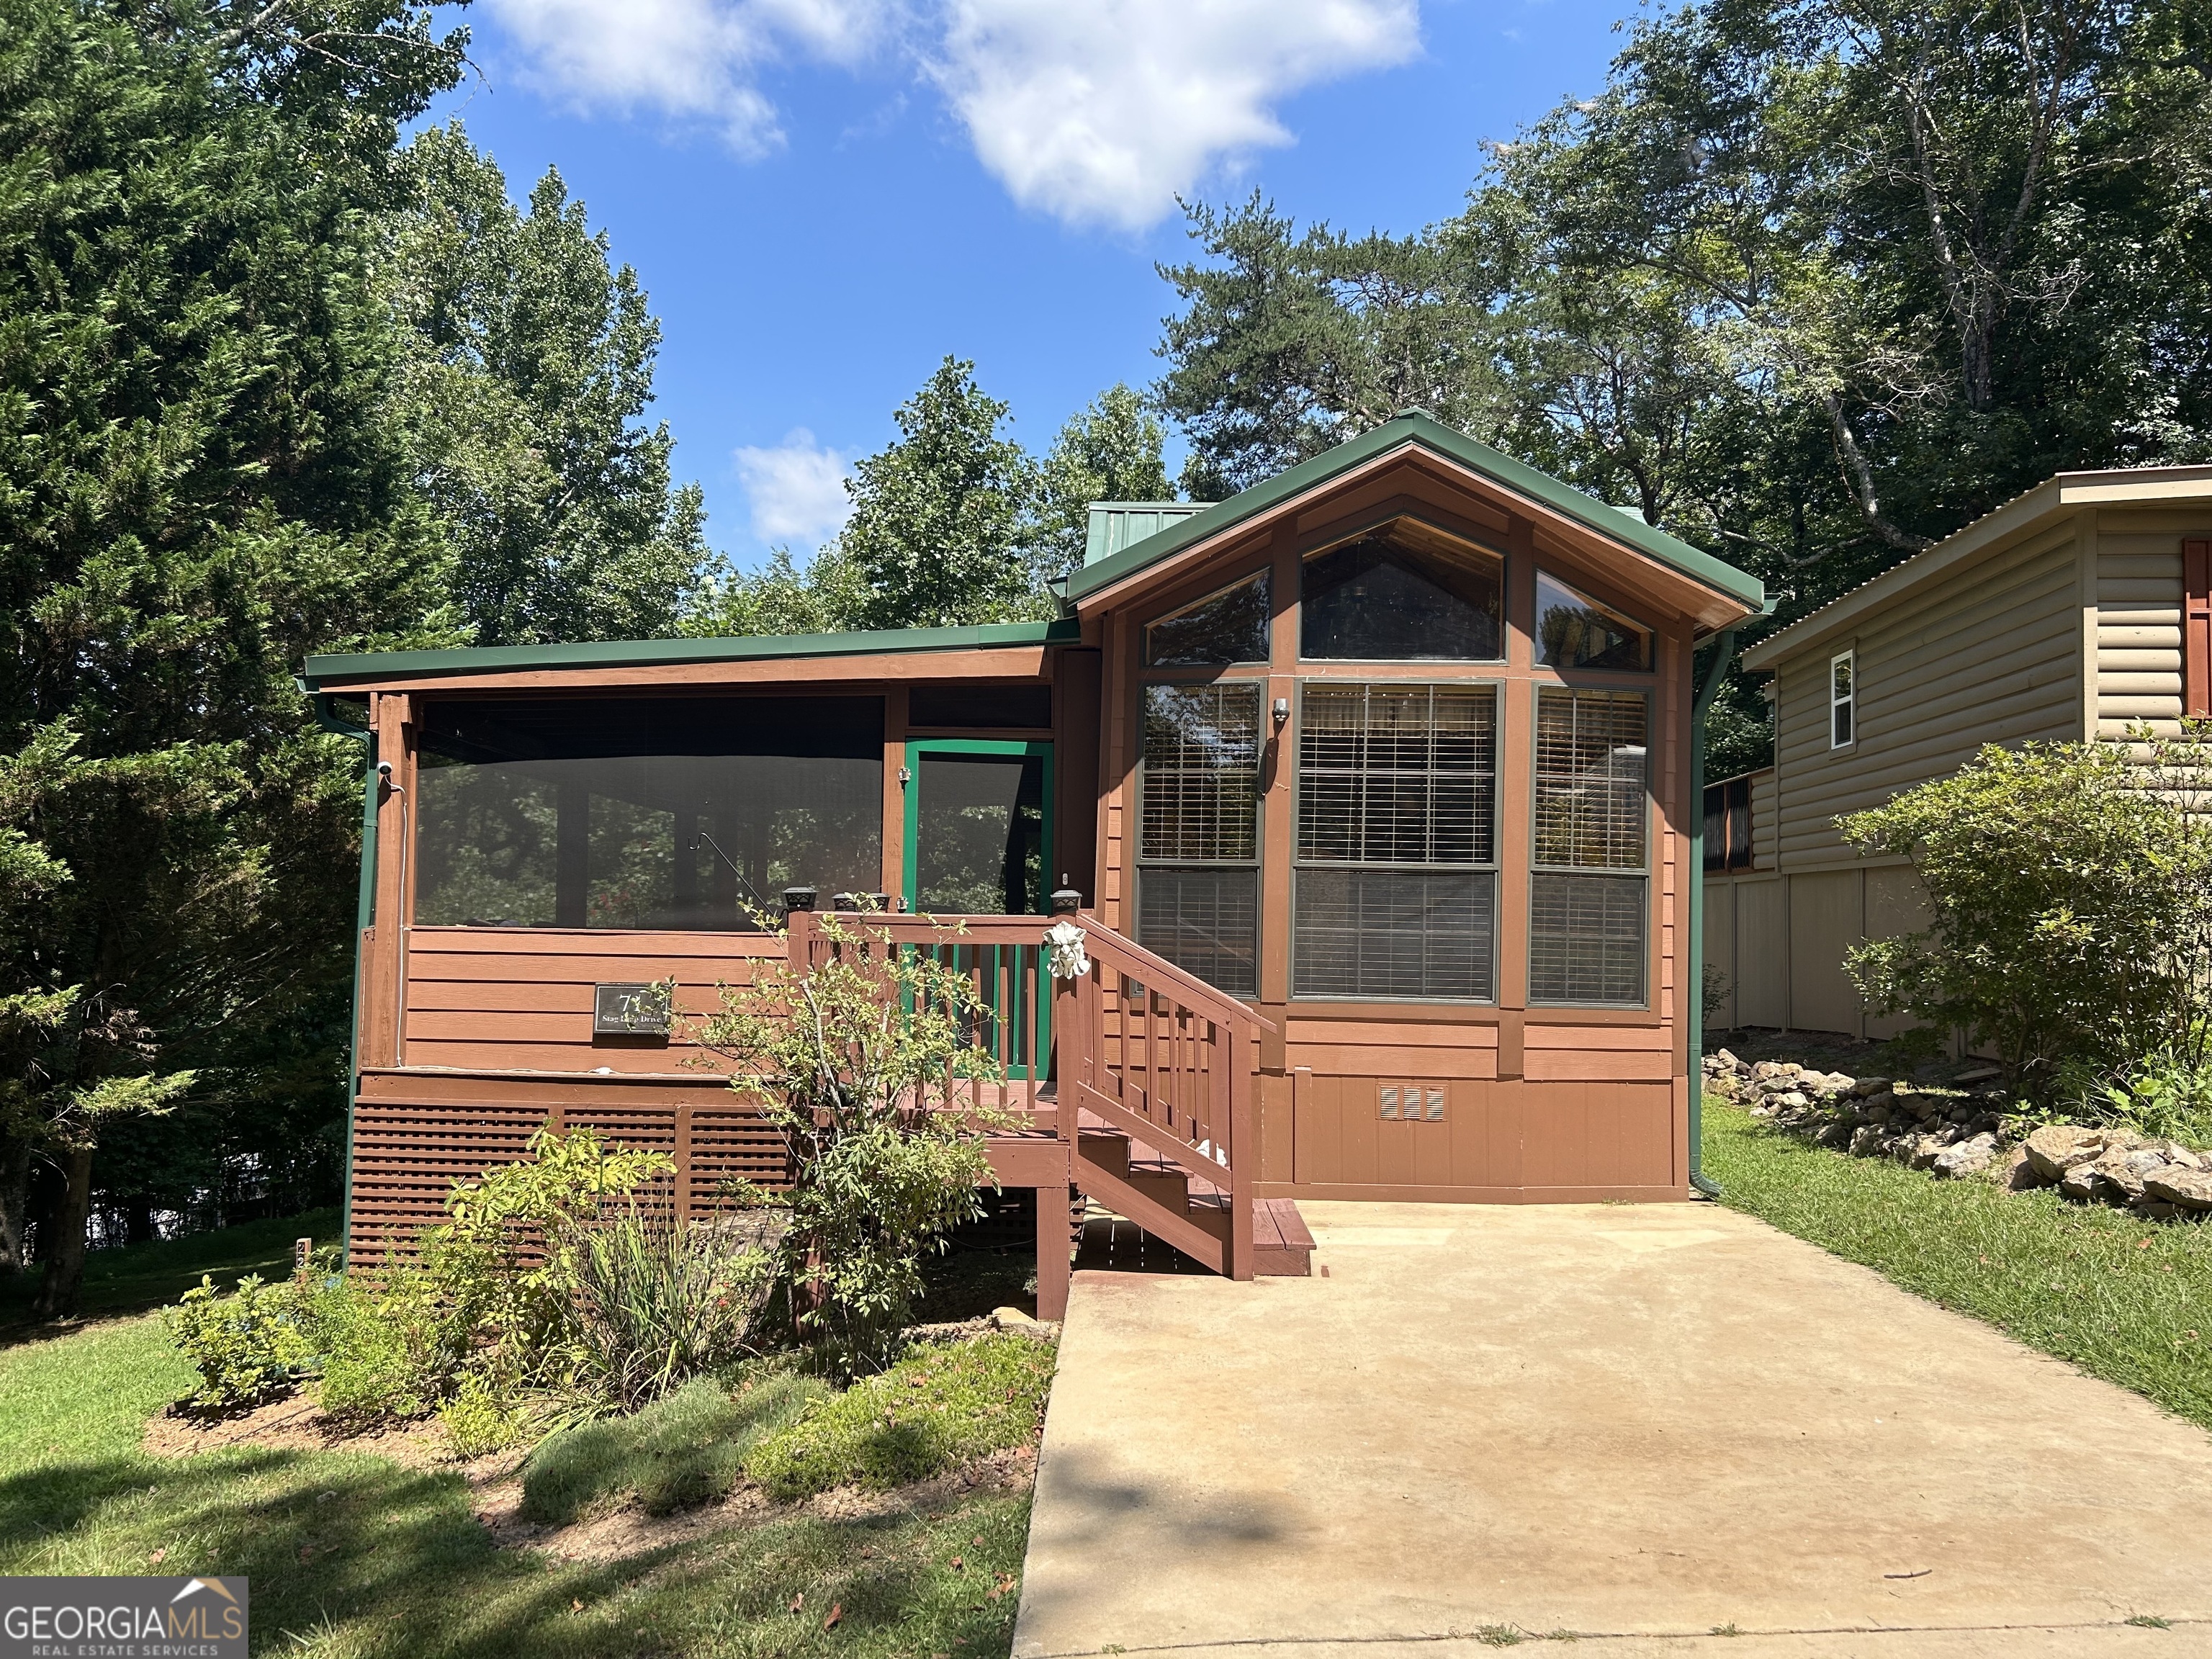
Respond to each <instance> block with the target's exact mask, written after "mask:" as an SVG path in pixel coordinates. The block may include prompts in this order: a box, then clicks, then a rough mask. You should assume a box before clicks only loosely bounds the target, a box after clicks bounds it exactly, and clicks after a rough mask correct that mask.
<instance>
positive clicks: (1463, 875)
mask: <svg viewBox="0 0 2212 1659" xmlns="http://www.w3.org/2000/svg"><path fill="white" fill-rule="evenodd" d="M1297 812H1298V817H1297V864H1296V869H1295V872H1294V873H1293V876H1292V885H1291V992H1292V994H1294V995H1297V996H1302V997H1333V998H1356V999H1405V998H1449V999H1454V1000H1488V999H1489V998H1490V997H1492V995H1494V994H1495V984H1494V978H1495V975H1494V968H1493V961H1494V957H1495V950H1494V945H1495V941H1496V939H1497V924H1498V832H1497V817H1498V692H1497V689H1496V688H1495V687H1494V686H1487V685H1482V686H1463V685H1405V684H1385V685H1322V684H1315V683H1309V684H1307V686H1306V688H1305V695H1304V706H1303V708H1301V710H1300V718H1299V726H1298V775H1297Z"/></svg>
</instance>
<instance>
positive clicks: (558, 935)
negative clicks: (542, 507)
mask: <svg viewBox="0 0 2212 1659" xmlns="http://www.w3.org/2000/svg"><path fill="white" fill-rule="evenodd" d="M1763 597H1764V596H1763V594H1762V592H1761V589H1760V586H1759V582H1758V581H1757V580H1755V579H1753V578H1752V577H1750V576H1748V575H1746V574H1744V573H1742V572H1741V571H1739V570H1737V569H1735V568H1733V567H1732V566H1729V565H1728V564H1725V563H1723V562H1720V561H1717V560H1716V559H1713V558H1711V557H1710V556H1706V555H1705V554H1703V553H1701V552H1699V551H1698V550H1696V549H1694V548H1692V547H1689V546H1687V545H1686V544H1683V543H1681V542H1679V541H1676V540H1674V538H1671V537H1668V536H1667V535H1664V534H1662V533H1661V532H1658V531H1656V530H1655V529H1653V528H1651V527H1650V526H1647V525H1645V524H1644V522H1643V521H1642V520H1638V519H1637V518H1634V517H1632V516H1631V515H1629V514H1626V513H1620V512H1619V511H1616V510H1615V509H1613V508H1611V507H1606V506H1604V505H1602V504H1601V503H1599V502H1596V501H1592V500H1591V499H1589V497H1587V496H1584V495H1580V494H1578V493H1577V492H1576V491H1574V490H1572V489H1568V488H1566V487H1565V485H1563V484H1560V483H1558V482H1557V481H1556V480H1554V479H1552V478H1549V477H1545V476H1544V475H1542V474H1541V473H1539V472H1536V471H1533V470H1531V469H1529V468H1528V467H1525V466H1522V465H1519V464H1517V463H1516V462H1514V461H1511V460H1510V459H1507V458H1506V457H1504V456H1503V455H1500V454H1498V453H1496V452H1495V451H1492V450H1490V449H1488V448H1486V447H1483V446H1482V445H1480V444H1477V443H1475V442H1474V441H1472V440H1470V439H1468V438H1467V437H1466V436H1464V435H1462V434H1460V433H1458V432H1455V431H1453V430H1451V429H1449V428H1446V427H1443V426H1442V425H1440V424H1438V423H1437V422H1435V421H1433V420H1431V419H1430V418H1428V417H1427V416H1424V415H1420V414H1418V413H1413V414H1407V415H1403V416H1399V417H1397V418H1396V419H1394V420H1392V421H1390V422H1388V423H1387V424H1385V425H1383V426H1382V427H1379V428H1376V429H1375V430H1373V431H1371V432H1369V433H1367V434H1365V435H1363V436H1362V437H1360V438H1358V439H1356V440H1354V441H1352V442H1350V443H1347V444H1345V445H1343V446H1341V447H1339V448H1337V449H1334V450H1332V451H1330V452H1328V453H1326V454H1323V455H1322V456H1319V457H1317V458H1316V459H1313V460H1310V461H1308V462H1306V463H1304V465H1299V466H1297V467H1294V468H1292V469H1291V470H1290V471H1287V472H1285V473H1284V474H1282V475H1281V476H1279V477H1275V478H1273V479H1271V480H1269V481H1267V483H1262V484H1260V485H1257V486H1255V487H1254V488H1253V489H1248V490H1246V491H1244V492H1243V494H1241V495H1237V496H1236V497H1235V498H1233V499H1231V500H1230V501H1222V502H1219V503H1216V504H1213V505H1211V506H1206V507H1194V506H1193V505H1192V504H1190V503H1187V502H1186V503H1135V504H1132V503H1106V504H1102V505H1101V506H1100V507H1097V508H1095V509H1094V512H1093V522H1092V526H1091V545H1090V552H1089V556H1088V558H1087V561H1086V562H1085V566H1084V568H1082V569H1081V570H1079V571H1078V572H1077V573H1075V574H1073V577H1072V578H1070V579H1069V580H1068V582H1067V584H1066V596H1065V605H1064V609H1065V615H1064V616H1063V617H1061V618H1060V619H1059V620H1056V621H1052V622H1045V623H1019V624H1009V625H1004V626H993V627H978V628H961V629H910V630H902V631H897V632H887V633H879V634H853V635H834V636H825V637H810V638H746V639H708V640H659V641H642V642H636V643H616V644H592V645H575V646H555V647H491V648H483V649H476V650H457V651H437V652H399V653H386V654H376V655H362V656H340V657H319V658H316V659H312V660H311V661H310V662H309V663H308V664H307V671H306V674H305V677H304V681H303V683H304V684H305V685H306V686H307V689H308V690H310V691H311V692H313V694H314V695H315V696H316V698H317V703H318V708H319V712H320V713H321V715H322V717H323V718H324V720H325V722H326V723H328V724H331V725H332V726H337V727H340V728H345V729H356V730H357V731H358V732H360V733H361V734H362V735H363V736H365V737H366V738H368V742H369V744H370V745H371V748H372V755H371V760H372V769H371V774H370V786H369V799H368V821H367V825H366V829H367V835H366V840H367V842H368V851H367V854H366V856H365V859H364V872H363V878H362V951H361V968H360V977H359V995H358V1030H357V1033H356V1103H355V1106H354V1115H353V1129H352V1135H351V1152H350V1154H349V1156H350V1164H351V1169H350V1176H349V1243H350V1248H351V1251H352V1254H353V1257H354V1259H355V1260H356V1261H375V1260H378V1259H380V1258H381V1257H382V1255H384V1254H385V1253H386V1251H387V1250H389V1249H394V1248H402V1247H404V1244H405V1243H406V1240H407V1237H408V1236H409V1234H410V1232H411V1231H412V1230H413V1229H415V1228H416V1227H419V1226H420V1225H422V1224H423V1223H425V1222H427V1221H428V1220H430V1219H432V1218H435V1216H436V1215H437V1213H438V1211H439V1205H440V1202H441V1200H442V1198H443V1196H444V1194H445V1193H446V1191H447V1189H448V1188H449V1186H450V1183H451V1182H452V1181H453V1179H454V1178H455V1177H458V1176H467V1175H472V1174H474V1173H475V1172H476V1171H477V1170H479V1169H481V1168H482V1167H483V1166H484V1165H485V1164H489V1163H494V1162H497V1161H500V1160H502V1159H506V1158H513V1157H514V1156H516V1155H518V1153H519V1152H520V1149H521V1146H522V1144H523V1142H524V1140H525V1139H526V1138H527V1136H528V1134H529V1133H531V1131H532V1130H533V1129H534V1128H536V1127H538V1125H539V1124H540V1123H542V1122H544V1121H547V1120H548V1119H549V1118H550V1119H553V1120H556V1121H559V1122H562V1123H564V1124H569V1125H576V1124H585V1123H588V1124H592V1125H593V1126H595V1127H599V1128H600V1129H601V1130H602V1131H604V1132H605V1133H609V1134H611V1135H613V1136H616V1137H617V1138H621V1139H628V1140H633V1141H636V1142H640V1143H641V1144H650V1145H657V1146H663V1147H665V1148H666V1149H668V1150H669V1151H671V1152H672V1153H673V1154H674V1155H675V1157H676V1159H677V1162H678V1166H679V1169H678V1176H677V1180H676V1186H677V1192H678V1201H679V1202H680V1203H682V1204H683V1205H684V1206H686V1207H689V1208H694V1209H698V1208H706V1207H711V1206H712V1205H713V1203H714V1197H715V1193H716V1190H717V1188H718V1187H719V1185H720V1182H722V1181H723V1180H725V1179H726V1177H728V1176H732V1175H738V1174H744V1175H748V1176H753V1177H755V1178H758V1179H767V1180H771V1181H772V1180H774V1179H775V1178H776V1176H778V1174H779V1172H780V1169H781V1153H780V1151H779V1148H778V1146H777V1144H776V1142H775V1137H774V1136H773V1135H772V1134H771V1133H768V1132H767V1131H766V1130H765V1128H764V1127H763V1125H762V1124H761V1123H760V1122H759V1121H758V1120H757V1117H756V1116H755V1115H753V1114H752V1113H751V1112H750V1110H749V1109H747V1108H746V1107H745V1105H744V1102H743V1100H742V1099H741V1098H740V1097H738V1096H737V1095H736V1094H734V1093H733V1092H732V1091H731V1090H729V1089H728V1088H727V1087H726V1086H725V1085H721V1084H720V1083H718V1082H717V1081H716V1080H715V1079H714V1077H713V1076H712V1075H710V1074H707V1073H702V1072H701V1071H699V1070H698V1069H696V1067H692V1066H686V1065H685V1064H684V1062H685V1061H686V1060H690V1059H696V1057H697V1056H696V1049H690V1048H687V1044H686V1042H685V1038H684V1021H683V1018H682V1015H683V1013H684V1012H687V1011H688V1012H700V1011H702V1010H704V1009H705V1008H706V1007H708V1006H710V1005H711V1002H712V999H713V995H714V991H713V987H714V985H715V983H716V982H717V981H729V980H734V979H736V978H737V977H738V976H739V975H743V974H744V972H746V971H747V964H748V963H749V962H751V961H754V960H757V958H758V957H760V956H761V955H763V953H769V952H775V953H781V952H783V951H791V952H793V954H794V955H801V954H803V953H805V952H809V951H817V950H819V949H821V948H822V943H823V942H822V940H821V937H820V929H819V927H818V926H817V924H816V923H815V921H814V920H813V919H812V917H811V915H809V913H808V911H807V909H806V908H805V907H806V905H807V904H808V902H809V897H808V893H809V891H810V890H811V895H812V900H811V902H813V903H815V904H817V905H818V906H819V907H820V908H825V909H826V908H830V907H832V906H833V905H835V904H836V903H838V902H840V901H839V897H838V896H840V895H870V896H878V895H879V896H881V900H882V902H884V903H885V904H886V905H887V907H888V908H890V910H891V911H892V912H894V913H895V914H894V915H893V917H892V920H891V921H890V922H889V923H887V924H885V925H888V926H890V927H894V928H895V929H896V931H897V933H898V934H899V936H900V937H901V939H904V940H907V941H908V942H912V943H915V944H919V945H925V946H927V945H929V943H930V941H931V940H932V939H935V938H938V937H939V935H937V933H935V931H934V930H933V928H932V927H931V924H930V923H929V922H927V921H926V920H924V917H925V916H927V915H961V916H963V917H966V918H968V919H969V920H968V922H967V924H966V925H967V927H968V929H969V931H968V933H966V934H965V935H964V936H963V938H962V939H960V940H959V941H958V943H957V945H952V946H951V947H949V948H951V949H953V950H955V951H957V952H959V953H961V955H960V960H961V961H962V963H963V964H965V965H967V966H969V967H971V968H972V969H973V970H974V971H975V975H976V976H977V979H978V982H979V983H980V984H981V985H983V986H984V987H985V989H986V991H987V994H988V995H990V997H991V998H992V999H993V1004H994V1008H996V1009H997V1010H999V1011H1000V1018H999V1019H998V1020H997V1021H996V1022H995V1026H994V1031H995V1035H994V1042H996V1043H997V1044H998V1046H999V1048H1000V1055H1001V1058H1002V1059H1003V1060H1006V1063H1007V1067H1008V1073H1009V1076H1010V1079H1012V1081H1011V1083H1010V1085H1009V1086H1008V1091H1007V1094H1008V1097H1009V1100H1010V1102H1011V1103H1012V1106H1013V1107H1014V1108H1015V1109H1018V1111H1019V1112H1020V1113H1022V1114H1023V1117H1022V1120H1021V1121H1022V1123H1023V1126H1024V1127H1021V1128H1020V1129H1019V1130H1018V1131H1016V1132H1010V1133H1002V1134H1000V1135H997V1136H995V1137H994V1141H993V1147H994V1159H995V1161H996V1163H997V1165H998V1168H999V1170H1000V1179H1001V1180H1002V1182H1005V1183H1006V1184H1007V1185H1008V1186H1012V1187H1028V1188H1034V1189H1035V1190H1036V1193H1037V1195H1038V1206H1037V1213H1038V1239H1039V1287H1040V1288H1039V1297H1040V1304H1041V1307H1042V1310H1043V1311H1044V1312H1045V1313H1046V1315H1047V1316H1052V1315H1053V1314H1054V1313H1056V1312H1057V1310H1058V1307H1059V1305H1060V1303H1061V1302H1063V1301H1064V1298H1065V1294H1066V1274H1067V1250H1066V1241H1067V1237H1068V1231H1067V1217H1068V1213H1069V1210H1068V1203H1067V1200H1068V1199H1069V1198H1070V1196H1071V1195H1073V1196H1075V1197H1077V1198H1089V1199H1094V1200H1097V1201H1098V1202H1099V1203H1101V1204H1103V1206H1106V1207H1108V1208H1109V1209H1111V1210H1112V1211H1114V1212H1115V1213H1117V1214H1119V1215H1121V1216H1122V1217H1125V1218H1128V1219H1131V1220H1133V1221H1135V1222H1136V1223H1138V1224H1139V1225H1140V1226H1142V1227H1143V1228H1144V1229H1145V1230H1146V1231H1148V1232H1151V1233H1153V1234H1154V1235H1156V1236H1157V1237H1160V1238H1162V1239H1164V1241H1165V1242H1167V1243H1170V1244H1172V1245H1173V1246H1175V1247H1176V1249H1180V1250H1182V1251H1184V1252H1185V1253H1186V1254H1188V1255H1192V1256H1193V1257H1194V1258H1195V1259H1196V1260H1198V1261H1200V1262H1202V1263H1204V1264H1205V1265H1206V1266H1208V1267H1212V1268H1215V1269H1217V1270H1218V1271H1221V1272H1224V1273H1229V1274H1231V1276H1233V1277H1237V1278H1245V1277H1249V1276H1250V1275H1251V1274H1252V1273H1254V1272H1255V1271H1259V1272H1266V1271H1271V1270H1273V1271H1298V1270H1302V1267H1303V1264H1304V1253H1305V1251H1306V1250H1307V1249H1310V1240H1308V1239H1306V1237H1304V1232H1303V1229H1302V1228H1301V1226H1300V1225H1299V1223H1298V1220H1297V1212H1296V1209H1295V1201H1296V1200H1299V1199H1323V1198H1367V1199H1395V1200H1449V1201H1473V1202H1509V1203H1525V1202H1586V1201H1590V1200H1612V1199H1628V1200H1662V1199H1679V1198H1682V1197H1684V1196H1686V1194H1687V1193H1688V1191H1689V1188H1690V1183H1691V1178H1692V1171H1693V1167H1694V1166H1693V1163H1692V1134H1691V1124H1692V1112H1693V1103H1692V1095H1691V1091H1690V1079H1691V1077H1692V1074H1693V1071H1694V1066H1693V1064H1692V1054H1693V1045H1694V1030H1693V1028H1694V1024H1695V1018H1696V1015H1695V1008H1696V990H1695V980H1694V975H1692V973H1691V971H1690V970H1689V969H1688V967H1687V964H1688V963H1692V962H1694V961H1695V960H1697V955H1696V951H1695V947H1694V945H1693V943H1692V930H1693V927H1694V921H1693V915H1692V909H1693V903H1694V899H1695V896H1696V895H1697V892H1698V886H1699V884H1698V883H1697V881H1696V879H1695V877H1696V872H1697V871H1698V869H1699V853H1698V844H1697V837H1698V835H1699V829H1700V827H1701V819H1700V817H1699V813H1698V812H1697V811H1694V810H1693V808H1694V807H1695V805H1696V804H1697V803H1698V801H1699V793H1698V781H1697V778H1696V776H1695V772H1694V757H1693V754H1692V747H1693V745H1692V726H1693V721H1692V708H1693V702H1694V700H1695V697H1696V695H1697V691H1698V686H1697V685H1696V684H1694V683H1693V671H1692V660H1693V653H1694V652H1695V651H1696V649H1697V647H1698V646H1699V644H1700V643H1701V642H1703V641H1707V640H1709V639H1711V638H1713V637H1714V636H1717V635H1727V634H1728V632H1729V630H1731V629H1733V628H1734V627H1735V625H1736V624H1738V623H1741V622H1742V621H1744V620H1745V619H1746V618H1747V617H1752V616H1753V615H1756V614H1759V611H1760V610H1761V608H1762V605H1763ZM1726 648H1727V647H1726V643H1725V640H1724V639H1723V642H1722V644H1721V647H1720V649H1719V650H1718V651H1708V652H1707V653H1705V656H1706V659H1708V661H1709V663H1710V662H1712V661H1713V660H1715V659H1718V658H1722V657H1724V656H1725V653H1726ZM1716 674H1717V668H1712V669H1709V671H1708V674H1707V681H1708V684H1710V683H1711V680H1712V679H1713V678H1714V677H1715V675H1716ZM1060 890H1065V896H1063V897H1062V898H1061V899H1060V904H1061V906H1062V907H1063V908H1072V909H1074V910H1076V911H1077V912H1078V914H1077V915H1076V920H1077V921H1078V922H1079V925H1080V926H1082V927H1085V930H1086V932H1087V933H1088V934H1089V948H1090V951H1091V957H1092V959H1093V961H1094V962H1095V963H1096V964H1097V965H1096V969H1095V971H1094V972H1092V973H1091V974H1090V975H1085V976H1084V977H1083V978H1082V979H1080V980H1075V981H1052V980H1051V979H1050V978H1049V977H1048V975H1047V974H1046V971H1045V969H1044V967H1043V963H1042V950H1041V942H1042V934H1043V932H1044V930H1045V928H1046V927H1048V926H1049V925H1050V918H1049V915H1048V912H1049V911H1050V910H1051V909H1052V908H1053V907H1054V893H1055V892H1056V891H1060ZM787 894H788V895H790V896H791V897H792V899H793V902H794V903H795V905H796V907H797V908H796V909H795V913H794V915H793V926H792V927H791V928H790V937H789V938H788V939H780V938H779V937H778V936H777V935H776V934H775V933H767V932H763V931H761V929H760V928H759V927H758V926H757V923H756V922H755V921H752V920H751V916H752V915H753V913H754V912H755V911H756V910H757V909H758V908H761V907H775V908H777V909H781V908H782V906H783V903H784V902H785V901H786V897H787ZM669 978H673V979H674V980H675V981H677V983H678V987H679V988H678V1018H676V1020H675V1022H674V1025H673V1029H672V1030H671V1031H670V1032H669V1033H668V1034H666V1035H656V1034H647V1035H640V1034H638V1033H636V1032H634V1031H629V1030H624V1029H623V1024H622V1022H621V1021H619V1020H610V1019H607V1018H603V1017H602V1018H595V1010H596V1011H599V1013H600V1014H601V1015H602V1016H603V1015H604V1013H605V1009H606V1007H607V1006H608V1005H609V1003H610V1001H611V1000H618V999H619V998H620V997H621V995H622V994H623V987H636V986H639V985H641V984H645V983H648V982H651V981H661V980H665V979H669Z"/></svg>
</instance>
